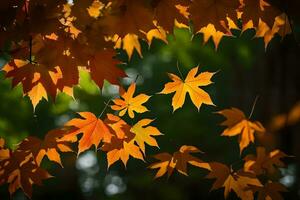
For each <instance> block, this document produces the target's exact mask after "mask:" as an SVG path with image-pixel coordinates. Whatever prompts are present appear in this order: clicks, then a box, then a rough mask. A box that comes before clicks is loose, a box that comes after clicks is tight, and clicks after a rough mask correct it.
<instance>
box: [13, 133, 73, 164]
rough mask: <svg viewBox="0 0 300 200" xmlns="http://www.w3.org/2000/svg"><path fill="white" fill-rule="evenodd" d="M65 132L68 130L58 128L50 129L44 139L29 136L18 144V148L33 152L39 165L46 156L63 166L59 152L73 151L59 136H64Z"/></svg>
mask: <svg viewBox="0 0 300 200" xmlns="http://www.w3.org/2000/svg"><path fill="white" fill-rule="evenodd" d="M64 134H66V131H63V130H60V129H56V130H51V131H49V132H48V133H47V134H46V136H45V139H44V140H40V139H39V138H36V137H33V136H29V137H27V138H25V139H24V140H23V141H22V142H21V143H20V144H19V145H18V150H19V151H26V152H28V153H32V155H33V157H34V159H35V162H36V164H37V165H38V166H40V164H41V162H42V160H43V158H44V157H45V156H47V157H48V158H49V160H51V161H53V162H56V163H58V164H60V165H61V166H62V162H61V158H60V154H59V152H72V149H71V148H70V146H69V144H68V143H67V142H64V141H59V138H61V137H63V136H64Z"/></svg>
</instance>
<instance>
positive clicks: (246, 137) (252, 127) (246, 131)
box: [217, 108, 265, 153]
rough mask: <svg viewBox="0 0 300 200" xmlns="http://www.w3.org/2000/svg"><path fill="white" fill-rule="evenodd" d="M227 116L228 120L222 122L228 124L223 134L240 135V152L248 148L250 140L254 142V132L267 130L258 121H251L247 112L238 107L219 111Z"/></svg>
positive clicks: (224, 124)
mask: <svg viewBox="0 0 300 200" xmlns="http://www.w3.org/2000/svg"><path fill="white" fill-rule="evenodd" d="M217 113H218V114H220V115H223V116H224V117H226V120H225V121H224V122H222V123H221V125H222V126H227V128H226V129H225V130H224V131H223V133H222V136H229V137H232V136H236V135H239V139H238V141H239V146H240V153H242V151H243V150H244V148H246V147H247V146H248V145H249V144H250V142H254V133H255V132H257V133H263V132H265V129H264V127H263V126H262V124H261V123H260V122H258V121H254V122H252V121H250V120H249V119H247V118H246V116H245V114H244V113H243V112H242V111H241V110H239V109H237V108H231V109H225V110H221V111H219V112H217Z"/></svg>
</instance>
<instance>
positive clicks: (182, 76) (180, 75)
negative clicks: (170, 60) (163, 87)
mask: <svg viewBox="0 0 300 200" xmlns="http://www.w3.org/2000/svg"><path fill="white" fill-rule="evenodd" d="M176 67H177V70H178V72H179V74H180V77H181V79H182V80H183V75H182V73H181V71H180V68H179V65H178V61H177V64H176Z"/></svg>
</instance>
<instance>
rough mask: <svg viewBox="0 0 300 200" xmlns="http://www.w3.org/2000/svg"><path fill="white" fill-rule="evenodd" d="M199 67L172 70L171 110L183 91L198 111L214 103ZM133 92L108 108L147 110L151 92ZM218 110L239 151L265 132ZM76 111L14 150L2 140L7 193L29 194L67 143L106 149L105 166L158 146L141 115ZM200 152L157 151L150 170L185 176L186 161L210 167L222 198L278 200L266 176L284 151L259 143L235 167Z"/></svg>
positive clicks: (0, 165) (239, 115)
mask: <svg viewBox="0 0 300 200" xmlns="http://www.w3.org/2000/svg"><path fill="white" fill-rule="evenodd" d="M198 68H199V67H195V68H193V69H191V70H190V71H189V73H188V74H187V76H186V78H185V79H184V80H183V78H179V77H178V76H177V75H175V74H169V76H170V78H171V80H172V81H171V82H169V83H166V84H165V87H164V89H163V90H162V91H161V92H160V94H169V93H175V94H174V96H173V98H172V106H173V110H174V111H175V110H176V109H178V108H180V107H182V106H183V104H184V102H185V98H186V95H187V93H188V94H189V96H190V97H191V100H192V102H193V104H194V105H195V106H196V107H197V109H198V110H199V109H200V107H201V105H202V104H203V103H204V104H207V105H214V104H213V102H212V100H211V98H210V96H209V94H208V93H206V92H205V91H204V90H203V89H202V88H200V86H206V85H209V84H211V83H212V82H211V78H212V76H213V75H214V73H211V72H203V73H200V74H197V73H198ZM181 76H182V74H181ZM135 90H136V84H135V83H132V84H131V85H130V86H129V88H128V90H127V91H123V90H120V98H116V99H113V103H114V104H113V105H111V109H112V110H115V111H119V112H118V115H119V116H124V115H126V114H128V116H129V117H130V118H134V116H135V113H144V112H147V111H149V110H148V109H147V108H146V107H145V106H144V105H143V104H144V103H146V102H147V101H148V99H149V98H150V96H148V95H146V94H139V95H137V96H134V93H135ZM107 106H108V104H107V105H106V107H107ZM106 107H105V108H106ZM217 113H218V114H221V115H223V116H225V117H226V121H224V122H223V123H222V125H224V126H226V127H227V128H226V129H225V130H224V131H223V133H222V136H229V137H231V136H237V135H238V136H239V138H238V142H239V145H240V152H241V153H242V151H243V150H244V149H245V148H246V147H247V146H249V144H250V143H254V140H255V135H254V134H255V132H256V133H260V134H263V133H264V132H265V129H264V127H263V125H262V124H261V123H260V122H258V121H254V122H253V121H250V120H249V119H248V118H247V117H246V116H245V115H244V113H243V112H242V111H240V110H239V109H237V108H231V109H225V110H221V111H219V112H217ZM78 114H79V115H80V118H74V119H72V120H70V121H68V122H67V123H66V124H65V125H64V127H62V128H60V129H56V130H52V131H50V132H48V133H47V135H46V137H45V139H44V140H40V139H38V138H35V137H28V138H26V139H24V140H23V141H22V142H21V143H20V144H19V145H18V146H17V148H16V150H14V151H11V150H9V149H5V148H4V140H3V139H2V140H1V150H0V158H1V162H0V172H1V173H0V184H4V183H8V184H9V192H10V193H11V194H12V193H14V192H15V191H16V190H17V189H18V188H21V189H22V190H23V191H24V192H25V194H26V195H27V196H29V197H31V194H32V185H33V184H41V181H42V180H43V179H46V178H50V177H51V176H50V175H49V174H48V172H47V171H45V170H44V169H42V168H41V167H40V165H41V162H42V160H43V158H44V157H48V159H49V160H50V161H53V162H56V163H58V164H60V165H61V166H62V162H61V158H60V152H73V150H72V149H71V148H70V143H74V142H77V143H78V151H77V152H78V154H80V153H82V152H84V151H86V150H88V149H90V148H91V147H92V146H94V147H95V148H96V150H101V151H103V152H106V158H107V164H108V168H109V167H110V166H111V165H112V164H113V163H115V162H116V161H118V160H121V161H122V162H123V164H124V166H126V164H127V162H128V160H129V158H130V157H133V158H135V159H140V160H143V161H144V158H145V157H146V150H145V144H148V145H149V146H154V147H158V144H157V141H156V139H155V138H154V137H156V136H159V135H162V133H161V132H160V131H159V130H158V129H157V128H156V127H154V126H151V125H150V124H151V123H152V122H153V120H152V119H141V120H139V121H138V122H137V123H135V124H134V125H133V126H130V125H129V124H128V123H127V122H125V121H124V120H123V119H121V118H120V117H119V116H116V115H113V114H110V113H108V114H107V115H106V117H105V119H104V120H102V119H101V116H102V115H103V112H102V113H101V114H100V116H98V117H97V116H95V115H94V114H93V113H90V112H80V113H78ZM80 135H81V137H79V136H80ZM199 152H201V151H200V150H199V149H198V148H197V147H195V146H188V145H184V146H182V147H180V149H179V150H178V151H177V152H174V153H173V155H171V154H169V153H159V154H157V155H155V156H154V158H156V159H158V160H159V162H157V163H153V164H151V165H150V166H149V168H150V169H157V168H158V169H159V170H158V172H157V174H156V176H155V178H158V177H161V176H163V175H164V174H167V175H168V177H169V176H170V175H171V174H172V173H173V172H174V170H176V171H178V172H179V173H181V174H184V175H186V176H187V175H188V172H187V166H188V164H191V165H193V166H196V167H199V168H203V169H206V170H208V171H209V173H208V175H207V178H210V179H216V181H215V183H214V184H213V186H212V189H213V190H215V189H219V188H222V187H225V190H224V196H225V198H226V197H227V196H228V194H229V193H230V191H231V190H232V191H234V192H235V193H236V194H237V196H238V197H240V198H241V199H253V198H254V194H255V193H256V192H258V193H259V194H258V195H259V199H270V198H271V199H281V196H280V193H279V192H283V191H286V189H285V187H284V186H283V185H281V184H280V183H278V182H272V181H271V179H269V177H273V175H274V174H276V173H278V169H277V168H278V167H284V163H283V162H282V161H281V159H282V158H284V157H286V156H287V155H286V154H284V153H283V152H281V151H279V150H274V151H271V152H266V149H265V148H264V147H260V146H259V147H257V155H247V156H245V157H244V158H243V160H244V166H243V168H242V169H238V170H236V169H233V168H232V166H230V167H229V166H227V165H225V164H223V163H219V162H205V161H202V160H201V159H199V158H197V157H195V156H193V155H191V153H199ZM243 160H242V161H243ZM263 181H264V182H263Z"/></svg>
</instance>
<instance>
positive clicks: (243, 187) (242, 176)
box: [206, 162, 262, 200]
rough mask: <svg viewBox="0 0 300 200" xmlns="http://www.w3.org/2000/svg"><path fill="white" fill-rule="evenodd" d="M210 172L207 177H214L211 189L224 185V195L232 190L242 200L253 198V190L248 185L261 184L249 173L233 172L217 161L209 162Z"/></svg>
mask: <svg viewBox="0 0 300 200" xmlns="http://www.w3.org/2000/svg"><path fill="white" fill-rule="evenodd" d="M209 165H210V167H211V172H210V173H209V174H208V175H207V176H206V178H208V179H216V180H215V182H214V184H213V186H212V188H211V190H216V189H219V188H223V187H224V197H225V198H227V197H228V195H229V193H230V192H231V191H234V192H235V193H236V194H237V196H238V197H239V198H241V199H242V200H253V198H254V197H253V192H252V191H251V190H250V189H249V188H250V187H249V185H254V186H262V185H261V183H260V181H259V180H258V179H257V178H256V177H255V176H254V175H253V174H251V173H246V172H242V171H238V172H234V171H232V169H229V168H228V167H227V166H226V165H224V164H222V163H218V162H213V163H209Z"/></svg>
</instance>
